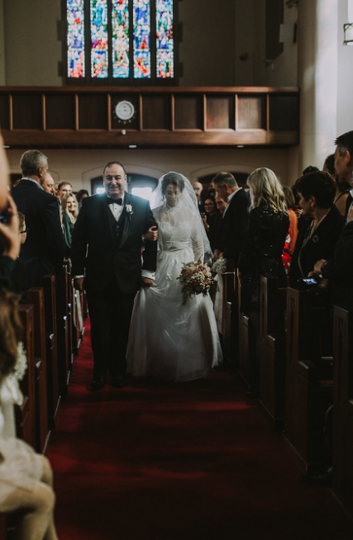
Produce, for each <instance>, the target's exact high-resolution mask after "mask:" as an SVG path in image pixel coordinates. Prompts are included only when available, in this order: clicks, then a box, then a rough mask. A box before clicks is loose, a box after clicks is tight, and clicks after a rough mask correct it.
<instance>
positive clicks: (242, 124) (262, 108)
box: [238, 95, 266, 130]
mask: <svg viewBox="0 0 353 540" xmlns="http://www.w3.org/2000/svg"><path fill="white" fill-rule="evenodd" d="M238 129H239V130H241V129H266V96H262V95H259V96H240V95H239V96H238Z"/></svg>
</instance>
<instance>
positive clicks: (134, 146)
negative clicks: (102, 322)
mask: <svg viewBox="0 0 353 540" xmlns="http://www.w3.org/2000/svg"><path fill="white" fill-rule="evenodd" d="M147 4H148V9H149V10H150V11H149V16H150V17H151V21H152V23H151V24H152V26H151V29H150V31H151V32H152V33H151V36H152V37H150V35H149V34H148V36H149V38H150V43H147V44H146V41H145V42H144V44H143V46H141V50H142V53H141V52H140V53H139V54H140V55H141V56H140V59H138V57H137V53H136V50H137V49H136V47H137V45H136V43H138V40H139V39H140V43H141V40H142V38H143V36H142V37H141V36H137V31H138V30H137V29H139V28H140V27H139V21H138V20H137V18H135V15H136V13H135V11H134V10H135V7H136V10H138V9H140V10H142V8H144V7H146V5H147ZM159 4H162V5H163V6H162V7H163V9H165V10H166V9H167V8H166V7H165V6H166V5H169V8H170V11H169V12H168V13H169V17H171V18H172V19H173V22H172V23H171V24H172V27H173V33H172V34H168V35H167V33H166V36H165V40H166V42H168V43H169V45H168V46H169V47H170V51H171V52H170V56H168V57H167V56H165V57H164V58H167V59H164V60H163V62H162V61H160V60H159V54H164V53H160V52H159V47H161V49H160V50H162V48H163V46H164V45H161V43H162V41H161V40H158V39H157V38H158V36H157V38H156V33H158V30H157V27H158V22H159V21H160V20H161V19H159V18H158V17H161V16H160V14H159V12H158V9H159ZM123 5H126V12H125V18H126V20H128V17H130V23H129V22H127V23H126V25H127V26H125V27H123V24H120V26H119V28H118V29H117V27H116V26H115V17H117V13H118V12H119V9H120V10H121V9H122V6H123ZM170 6H171V7H170ZM94 9H95V10H96V12H95V13H96V16H97V17H102V19H101V20H100V21H99V22H97V21H95V22H94V20H93V18H91V20H90V14H91V13H92V10H94ZM161 9H162V8H161ZM80 10H81V11H80ZM99 10H102V11H101V13H100V12H99ZM104 10H106V11H104ZM114 10H115V11H114ZM79 13H81V15H80V16H81V22H82V21H83V22H82V26H81V27H80V28H78V26H77V25H79V22H78V21H79V15H78V14H79ZM119 13H120V12H119ZM107 14H108V15H107ZM119 16H120V15H119ZM70 17H71V18H70ZM141 17H142V16H141ZM154 21H156V22H154ZM132 22H133V24H132ZM140 22H141V21H140ZM75 24H76V26H77V28H76V30H75V31H76V32H77V34H76V36H75V39H76V40H77V41H76V42H75V43H76V44H74V45H73V42H72V41H71V40H70V39H69V38H70V37H72V36H70V31H71V30H70V25H75ZM94 24H95V25H96V26H94ZM129 24H130V26H129ZM142 26H143V25H142V24H141V28H142ZM352 26H353V1H352V0H219V1H218V2H214V1H213V0H174V1H172V0H166V1H162V0H151V2H146V0H134V1H132V0H131V1H130V2H129V0H119V2H114V0H91V1H89V0H67V1H66V0H50V2H49V1H45V0H31V1H30V2H28V1H25V0H0V129H1V134H2V138H3V142H4V149H5V152H6V157H7V160H8V163H9V171H10V176H11V181H12V182H13V183H14V182H15V181H16V180H18V179H19V178H21V168H20V159H21V156H22V154H23V152H25V151H26V150H30V149H38V150H40V151H41V152H43V153H44V154H45V155H46V156H47V158H48V163H49V172H50V174H51V176H52V178H53V179H54V182H55V183H62V182H67V183H70V184H71V185H72V188H73V191H74V192H75V193H77V192H79V191H80V190H83V189H84V190H87V191H88V193H89V195H94V194H95V193H100V192H102V190H104V188H103V179H102V169H103V167H104V165H105V164H106V163H108V162H110V161H113V160H117V161H119V162H120V163H122V164H124V167H125V169H126V171H127V177H128V183H127V190H128V191H129V192H130V193H132V194H135V195H140V196H142V197H145V198H148V197H149V196H150V194H151V192H152V190H153V189H154V188H155V186H156V185H157V182H158V179H159V178H160V177H161V176H162V175H165V174H166V173H168V171H177V172H179V173H181V174H183V175H184V176H185V177H186V178H187V179H189V180H190V182H191V183H194V182H200V183H201V184H202V186H203V187H204V189H208V188H209V185H210V182H211V180H212V178H213V177H214V176H215V175H216V174H217V173H220V172H222V171H229V172H231V173H232V174H233V175H234V176H235V178H237V176H238V179H239V180H240V181H241V182H242V183H243V182H245V181H246V178H247V177H248V176H249V175H250V174H251V173H252V172H253V171H254V170H255V169H257V168H259V167H267V168H269V169H271V170H272V171H274V173H275V174H276V176H277V178H278V180H279V181H280V183H281V185H282V186H290V187H291V186H293V184H294V183H295V181H296V180H297V179H298V178H299V177H301V175H302V171H303V170H304V169H305V168H306V167H308V166H314V167H317V168H318V169H320V170H321V169H322V168H323V165H324V162H325V159H326V157H327V156H328V155H329V154H332V153H334V151H335V140H336V138H337V137H338V136H339V135H341V134H343V133H346V132H348V131H350V130H352V129H353V107H352V102H351V99H352V98H351V88H352V84H353V70H352V69H351V67H350V66H351V64H350V62H353V47H350V46H349V45H353V30H352ZM93 27H94V28H95V31H96V36H94V35H93ZM143 31H145V29H142V30H141V32H143ZM114 32H121V33H122V32H125V34H124V36H125V37H124V39H125V42H126V43H127V45H126V50H125V52H121V51H118V52H117V53H116V55H117V56H118V53H119V54H120V53H121V54H120V56H119V58H118V59H116V58H117V56H116V57H114V55H112V53H111V49H113V48H114V40H115V39H118V38H116V36H118V34H115V33H114ZM121 35H122V34H120V38H121ZM118 37H119V36H118ZM153 37H154V38H155V40H154V41H153ZM120 38H119V39H120ZM95 39H96V41H95ZM105 39H106V45H105V47H106V51H107V52H106V53H105V52H104V40H105ZM80 40H81V41H80ZM168 40H169V41H168ZM147 41H148V40H147ZM122 42H123V39H121V40H120V43H122ZM78 43H80V45H78ZM75 47H76V49H75ZM78 49H79V50H80V53H79V54H78V53H76V50H78ZM102 51H103V52H102ZM105 54H106V56H104V55H105ZM133 54H134V55H135V57H133ZM75 55H76V56H75ZM124 55H125V56H124ZM136 59H137V60H136ZM104 62H105V63H104ZM114 62H115V63H114ZM69 271H70V268H69V266H67V268H66V270H65V272H67V274H66V275H69ZM223 279H224V281H223V294H224V298H223V327H222V332H223V334H222V347H223V356H224V359H225V363H224V367H223V368H222V369H217V370H215V371H214V372H213V373H212V375H211V376H208V377H206V378H205V379H199V380H194V381H190V382H182V383H171V382H161V381H156V380H150V379H148V380H147V381H143V380H138V379H137V380H134V381H132V379H128V384H127V386H126V387H125V388H122V389H121V390H116V389H114V388H111V387H105V388H104V389H102V391H99V392H95V393H93V392H91V391H90V388H89V381H90V378H91V371H92V351H91V348H90V331H91V325H90V319H89V314H88V315H87V305H86V304H85V301H84V300H82V299H81V298H80V299H79V300H76V301H78V302H80V303H81V300H82V307H83V312H82V316H83V330H82V331H81V333H79V334H78V335H77V334H76V335H75V336H74V335H73V334H74V331H71V333H70V332H69V331H68V330H67V332H68V333H67V334H65V335H66V339H68V340H69V342H70V343H71V345H72V347H71V350H70V352H69V353H66V352H65V353H64V352H63V351H62V346H61V348H60V343H59V339H60V335H64V334H59V327H58V340H57V343H56V342H55V343H56V344H55V348H56V347H57V348H58V359H59V358H60V355H61V354H66V367H64V368H62V369H63V370H64V371H62V372H60V367H59V382H58V381H57V384H58V388H57V391H56V392H57V394H56V398H55V396H54V398H53V396H51V399H53V400H54V401H52V403H51V407H52V409H51V413H50V414H49V424H47V433H45V432H44V434H43V433H42V434H41V435H37V437H36V438H35V440H36V446H37V450H40V451H42V450H43V446H44V447H45V453H46V456H47V457H48V458H49V460H50V463H51V465H52V468H53V472H54V489H55V493H56V509H55V522H56V528H57V532H58V538H59V539H60V540H81V539H82V540H83V539H85V540H97V539H98V538H104V539H106V540H110V539H112V540H113V539H117V538H121V539H122V540H142V539H143V540H189V539H190V540H191V539H193V540H198V539H200V540H201V538H202V539H203V540H216V539H217V540H231V539H235V538H237V539H239V540H255V539H258V540H273V539H283V540H292V539H293V540H296V539H298V538H301V539H302V540H307V539H308V540H309V538H310V539H312V538H315V537H316V538H320V539H321V540H338V539H339V540H346V539H347V540H348V539H349V538H352V533H353V522H352V517H353V497H352V491H351V490H352V488H353V465H352V463H351V456H352V450H353V424H352V403H353V401H351V400H353V395H351V394H352V388H353V385H352V384H351V382H349V384H348V382H347V380H348V378H349V377H350V378H351V375H352V374H351V373H350V365H348V364H349V361H350V363H351V362H352V355H353V352H352V351H353V348H352V344H351V336H352V335H353V334H350V333H349V330H348V328H350V329H351V327H352V326H351V324H352V321H351V319H349V321H348V318H347V319H344V317H343V315H342V317H343V318H342V319H339V321H341V323H342V324H341V326H342V325H343V326H342V328H343V330H342V329H341V334H339V335H340V336H341V338H342V339H343V340H344V339H346V341H345V342H344V343H343V342H342V343H343V344H342V343H341V342H340V346H339V345H337V347H336V349H335V351H336V353H337V355H340V358H341V357H342V359H344V358H346V361H347V365H346V364H344V362H343V360H342V362H343V364H344V366H345V368H344V369H346V373H348V375H347V378H346V379H345V375H344V372H342V371H340V370H338V371H337V372H336V371H335V372H334V373H335V378H334V380H333V382H332V380H331V379H332V376H330V375H328V376H325V377H324V376H322V378H320V377H319V378H318V376H317V374H316V371H315V370H314V369H312V370H311V371H310V369H311V368H312V365H311V364H310V362H308V364H305V365H304V364H303V363H301V364H300V362H304V361H306V360H309V358H307V357H306V351H305V347H306V346H307V344H308V336H307V335H306V334H305V321H307V320H310V309H311V307H310V306H309V305H307V306H306V307H305V306H304V304H300V306H299V300H300V301H301V299H299V293H298V295H297V296H295V294H294V293H293V294H292V296H288V297H287V315H286V324H287V327H286V331H287V344H284V345H283V343H280V342H279V341H280V340H278V339H277V341H276V334H275V330H273V328H274V327H275V323H274V319H273V317H272V318H271V309H272V308H273V306H274V305H275V304H276V302H277V304H276V307H278V302H279V300H278V299H279V298H280V296H276V294H278V295H280V294H281V293H280V292H278V291H274V290H272V289H271V287H270V285H268V284H267V282H266V283H265V282H264V283H263V287H264V289H261V290H263V291H265V292H264V293H263V294H264V298H265V300H263V302H264V304H263V305H264V306H265V308H264V310H266V309H268V312H266V315H263V317H264V319H263V320H264V321H265V322H266V323H265V324H266V325H268V327H267V326H266V328H264V327H262V330H261V332H262V334H261V336H262V338H261V339H262V343H265V342H266V345H264V347H268V349H269V350H270V349H271V351H272V352H271V354H273V358H274V364H273V365H272V367H268V371H267V372H266V377H267V379H266V381H267V383H266V384H267V386H266V389H265V390H263V393H262V395H261V397H260V400H253V399H252V400H251V399H250V400H249V399H247V398H246V397H245V390H246V383H249V381H250V382H251V368H249V365H247V360H248V358H249V357H250V356H251V354H252V352H251V351H252V338H251V335H249V334H248V333H247V332H248V326H247V325H248V321H247V319H246V317H244V316H243V314H241V313H240V312H239V310H238V307H237V298H238V297H237V294H238V293H237V285H236V280H237V278H236V274H235V273H234V268H233V269H232V270H231V271H229V272H228V273H227V274H224V276H223ZM67 280H68V281H67V282H66V283H67V284H69V277H68V278H67ZM58 286H59V285H58ZM67 286H68V285H67ZM261 286H262V285H261ZM46 287H48V288H49V289H48V290H51V291H53V290H54V292H55V287H54V289H53V285H52V284H50V282H49V281H48V282H47V285H46ZM60 287H64V285H63V284H61V285H60ZM266 287H267V288H266ZM50 288H51V289H50ZM58 291H59V290H58V289H57V295H58V296H57V309H59V310H60V309H63V310H64V311H65V309H68V308H67V305H66V307H65V306H62V304H63V302H62V299H61V298H62V296H60V294H61V295H63V294H64V293H63V291H64V289H60V291H61V293H60V292H58ZM65 294H70V292H68V291H67V290H66V293H65ZM71 294H72V293H71ZM288 294H291V293H288ZM271 295H272V296H271ZM67 298H69V297H67ZM281 298H282V297H281ZM288 298H290V301H289V300H288ZM33 299H34V297H33ZM33 301H34V300H33ZM46 302H47V301H46ZM271 302H272V303H271ZM66 304H68V302H66ZM69 304H70V302H69ZM46 305H47V304H46ZM72 305H73V304H72ZM60 306H61V307H60ZM70 306H71V304H70ZM289 306H292V307H291V309H292V311H291V313H289ZM303 306H304V307H303ZM53 309H54V311H55V306H54V307H53ZM70 309H71V308H70ZM65 313H66V315H67V316H69V311H66V312H65ZM264 313H265V311H264ZM345 313H346V312H345ZM282 314H283V309H282ZM66 315H65V316H66ZM76 316H78V315H77V314H76ZM70 317H72V318H73V317H74V314H73V313H71V311H70ZM337 317H338V315H337ZM308 318H309V319H308ZM26 320H27V319H26ZM68 320H69V319H68ZM70 320H71V319H70ZM335 320H336V319H335ZM337 320H338V319H337ZM342 321H343V322H342ZM347 321H348V322H347ZM26 324H27V323H26ZM28 324H29V323H28ZM43 324H44V323H43ZM57 324H58V325H59V318H58V316H57ZM271 324H272V325H273V326H272V330H271V328H270V326H271ZM291 324H292V325H294V326H293V327H291ZM337 324H339V323H338V322H337ZM344 324H346V325H347V326H344ZM341 326H340V327H339V328H341ZM26 328H27V327H26ZM28 328H29V327H28ZM28 328H27V331H28V332H29V333H30V332H31V331H32V330H30V329H28ZM73 328H74V327H73ZM293 328H294V329H293ZM344 329H345V330H344ZM267 330H268V331H267ZM35 331H36V330H35ZM61 331H63V330H61ZM53 332H54V331H53ZM337 332H338V331H337ZM344 332H346V333H344ZM28 335H29V334H28ZM28 335H27V338H28ZM274 336H275V337H274ZM342 336H343V337H342ZM27 338H26V339H27ZM290 339H291V341H290ZM70 340H71V341H70ZM309 340H310V338H309ZM54 341H55V340H54ZM54 341H53V343H54ZM53 343H52V345H51V347H52V348H53V347H54V344H53ZM271 347H272V348H271ZM276 347H277V348H278V349H276ZM44 348H45V346H44ZM52 348H51V349H50V346H49V349H48V351H49V352H48V353H47V356H48V358H49V355H50V354H51V353H50V351H51V350H52ZM66 348H67V349H68V345H66ZM278 351H279V352H278ZM337 351H338V352H337ZM347 351H348V352H347ZM43 354H44V355H45V353H43ZM269 354H270V353H269ZM38 355H40V353H39V352H38V351H37V350H34V349H33V358H35V357H38ZM276 355H277V356H276ZM281 355H282V356H281ZM295 355H297V357H296V358H297V360H298V362H297V363H296V364H295V365H294V362H295ZM286 357H287V364H286ZM349 357H350V358H349ZM51 358H52V356H51ZM271 358H272V357H271ZM335 360H336V363H337V359H335V356H334V355H333V369H335ZM281 362H282V364H280V363H281ZM291 362H292V363H291ZM299 364H300V366H299ZM268 365H270V363H269V364H268ZM298 366H299V367H298ZM331 367H332V366H331ZM336 369H337V368H336ZM342 369H343V368H342ZM271 370H272V371H271ZM309 372H310V373H309ZM325 373H326V372H325ZM290 375H291V376H292V377H293V380H294V379H296V378H297V379H298V383H297V386H296V387H295V388H294V389H292V394H291V393H290V391H288V392H287V397H285V396H284V394H283V392H282V393H281V391H279V392H278V393H277V394H276V396H275V397H274V394H273V395H272V394H271V392H273V393H274V388H275V385H276V384H277V382H278V380H281V381H282V384H284V382H283V381H285V380H286V377H287V379H288V377H289V376H290ZM271 377H272V379H271ZM315 377H316V378H315ZM276 381H277V382H276ZM303 381H304V382H303ZM331 383H332V385H331V386H330V384H331ZM34 384H35V383H34V382H33V385H34ZM339 384H341V385H342V387H341V388H345V390H344V391H342V392H343V393H342V395H344V399H345V401H346V402H347V403H346V405H343V398H342V400H341V394H340V388H339ZM271 385H273V386H271ZM319 386H320V389H318V388H319ZM38 388H41V387H40V384H39V387H38ZM39 392H40V390H39ZM320 392H321V393H320ZM330 392H331V393H330ZM318 394H320V398H318ZM332 395H333V396H334V397H333V399H335V396H336V398H337V395H339V398H337V399H339V402H340V406H341V407H342V411H343V409H344V411H343V413H342V415H343V416H342V417H344V425H343V420H342V425H341V424H340V423H339V422H338V421H337V420H335V424H334V430H336V431H334V433H335V434H336V435H337V441H335V444H336V447H335V448H336V449H334V471H337V476H336V477H335V476H334V479H333V485H330V486H328V487H327V486H325V485H319V486H317V485H309V484H308V483H306V482H305V481H304V480H303V475H304V476H305V474H306V473H307V472H308V470H311V471H312V470H314V472H315V463H316V461H317V460H316V458H317V454H316V452H317V442H318V441H317V438H318V437H319V436H318V435H317V431H315V430H316V429H317V426H316V424H315V422H316V420H317V414H316V413H317V402H316V401H315V399H320V400H321V401H320V403H321V405H322V404H323V403H330V402H331V401H332ZM48 396H49V393H48ZM49 398H50V396H49V397H48V400H49ZM266 400H267V401H266ZM330 400H331V401H330ZM340 400H341V401H342V403H341V401H340ZM278 404H279V405H278ZM281 404H282V405H281ZM33 406H34V405H33ZM281 407H282V408H281ZM335 407H336V405H335ZM344 407H346V408H344ZM49 408H50V406H49ZM284 409H285V410H284ZM322 410H323V407H322V408H321V413H319V416H320V414H321V416H320V422H322V423H324V418H323V417H322ZM336 410H338V407H336ZM340 410H341V409H340ZM298 411H299V412H298ZM296 412H298V418H297V416H296ZM315 415H316V416H315ZM343 432H344V433H343ZM48 433H49V434H50V436H49V435H48ZM313 433H314V435H313ZM315 433H316V435H315ZM342 433H343V434H342ZM38 437H39V438H38ZM319 438H320V437H319ZM38 441H40V442H38ZM335 456H336V457H335ZM335 459H336V461H335ZM310 467H311V469H310ZM2 517H3V516H1V515H0V540H9V539H10V538H12V536H11V532H9V531H7V532H6V530H4V531H3V532H2V530H1V527H2V522H1V519H2ZM5 529H6V527H5ZM1 535H3V536H1Z"/></svg>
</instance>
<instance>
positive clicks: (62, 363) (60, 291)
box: [56, 265, 71, 395]
mask: <svg viewBox="0 0 353 540" xmlns="http://www.w3.org/2000/svg"><path fill="white" fill-rule="evenodd" d="M68 304H69V286H68V275H67V267H66V266H65V265H64V266H63V268H62V271H61V273H60V275H59V276H57V280H56V324H57V336H58V337H57V349H58V372H59V392H60V393H61V394H62V395H66V394H67V389H68V386H69V380H70V370H69V362H70V360H69V359H71V351H70V352H69V320H68V319H69V313H68V310H69V308H68Z"/></svg>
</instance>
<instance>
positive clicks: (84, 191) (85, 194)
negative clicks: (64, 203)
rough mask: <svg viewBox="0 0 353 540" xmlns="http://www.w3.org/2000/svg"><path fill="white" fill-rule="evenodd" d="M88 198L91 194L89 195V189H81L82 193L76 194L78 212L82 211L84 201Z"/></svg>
mask: <svg viewBox="0 0 353 540" xmlns="http://www.w3.org/2000/svg"><path fill="white" fill-rule="evenodd" d="M86 197H89V193H88V191H87V189H80V191H78V192H77V193H76V199H77V204H78V211H80V210H81V206H82V199H85V198H86Z"/></svg>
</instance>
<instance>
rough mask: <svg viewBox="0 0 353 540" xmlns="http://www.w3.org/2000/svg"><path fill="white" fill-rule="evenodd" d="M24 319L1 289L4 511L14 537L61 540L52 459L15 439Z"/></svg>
mask: <svg viewBox="0 0 353 540" xmlns="http://www.w3.org/2000/svg"><path fill="white" fill-rule="evenodd" d="M20 333H21V323H20V318H19V314H18V310H17V303H16V300H15V296H14V295H12V294H11V293H9V292H7V291H5V290H3V289H0V455H1V461H0V512H1V513H5V514H6V513H13V514H14V519H15V531H14V538H16V539H18V540H42V539H43V540H57V535H56V531H55V526H54V515H53V511H54V504H55V494H54V491H53V488H52V481H53V473H52V470H51V467H50V464H49V461H48V460H47V459H46V458H45V457H44V456H42V455H39V454H36V453H35V452H34V450H33V449H32V448H31V447H30V446H29V445H28V444H26V443H25V442H24V441H22V440H20V439H17V438H16V427H15V412H14V404H15V403H17V404H19V405H21V404H22V402H23V396H22V394H21V391H20V388H19V382H18V379H19V377H18V376H17V375H16V373H15V367H16V363H17V362H19V363H20V366H21V367H22V365H23V362H25V358H24V354H23V352H22V353H19V351H18V344H19V338H20Z"/></svg>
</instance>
